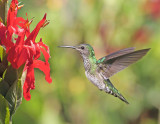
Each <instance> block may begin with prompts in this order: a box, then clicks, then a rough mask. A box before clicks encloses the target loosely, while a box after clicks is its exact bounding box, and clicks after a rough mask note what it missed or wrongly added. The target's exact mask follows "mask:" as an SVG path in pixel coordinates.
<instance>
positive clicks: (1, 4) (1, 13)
mask: <svg viewBox="0 0 160 124" xmlns="http://www.w3.org/2000/svg"><path fill="white" fill-rule="evenodd" d="M7 2H8V0H0V21H1V22H3V24H5V23H6V19H7V10H8V9H7Z"/></svg>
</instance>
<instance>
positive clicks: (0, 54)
mask: <svg viewBox="0 0 160 124" xmlns="http://www.w3.org/2000/svg"><path fill="white" fill-rule="evenodd" d="M0 59H1V60H2V59H3V47H2V46H1V45H0Z"/></svg>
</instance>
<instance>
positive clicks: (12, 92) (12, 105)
mask: <svg viewBox="0 0 160 124" xmlns="http://www.w3.org/2000/svg"><path fill="white" fill-rule="evenodd" d="M5 98H6V100H7V101H8V105H9V109H10V116H12V115H13V114H14V113H15V111H16V109H17V107H18V106H19V105H20V104H21V102H22V85H21V80H20V79H19V80H18V81H15V82H14V84H13V85H12V86H11V87H10V89H9V91H8V92H7V94H6V96H5Z"/></svg>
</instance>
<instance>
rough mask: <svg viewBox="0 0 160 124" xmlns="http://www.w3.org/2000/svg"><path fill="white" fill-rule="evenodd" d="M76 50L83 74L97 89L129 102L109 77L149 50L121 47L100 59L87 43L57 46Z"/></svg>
mask: <svg viewBox="0 0 160 124" xmlns="http://www.w3.org/2000/svg"><path fill="white" fill-rule="evenodd" d="M59 47H62V48H72V49H75V50H77V51H78V52H79V53H80V55H81V56H82V58H83V63H84V69H85V75H86V77H87V78H88V79H89V80H90V82H91V83H93V84H94V85H95V86H96V87H98V89H99V90H101V91H105V92H106V93H108V94H111V95H113V96H115V97H118V98H119V99H120V100H122V101H123V102H125V103H126V104H129V102H128V101H127V100H126V99H125V98H124V97H123V96H122V94H121V93H120V92H119V91H118V90H117V89H116V88H115V86H114V85H113V84H112V83H111V81H110V79H109V78H110V77H112V76H113V75H114V74H116V73H117V72H119V71H121V70H123V69H125V68H126V67H128V66H129V65H131V64H133V63H135V62H136V61H138V60H139V59H141V58H142V57H143V56H144V55H146V53H147V52H148V51H149V50H150V48H148V49H142V50H137V51H135V48H134V47H130V48H125V49H121V50H119V51H116V52H114V53H111V54H109V55H107V56H104V57H102V58H100V59H98V60H97V59H96V57H95V52H94V49H93V48H92V46H91V45H89V44H80V45H77V46H59Z"/></svg>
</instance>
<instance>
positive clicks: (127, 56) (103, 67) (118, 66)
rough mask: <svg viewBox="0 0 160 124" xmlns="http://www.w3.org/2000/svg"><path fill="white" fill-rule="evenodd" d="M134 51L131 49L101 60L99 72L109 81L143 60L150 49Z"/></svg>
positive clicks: (98, 66)
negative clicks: (118, 73)
mask: <svg viewBox="0 0 160 124" xmlns="http://www.w3.org/2000/svg"><path fill="white" fill-rule="evenodd" d="M133 50H134V49H131V48H128V49H124V50H120V52H116V53H112V54H110V55H108V56H105V57H103V58H101V59H100V60H98V61H97V71H98V72H100V74H101V75H102V76H103V77H104V78H105V79H108V78H109V77H111V76H113V75H114V74H116V73H117V72H119V71H121V70H123V69H125V68H126V67H128V66H129V65H131V64H133V63H134V62H136V61H137V60H139V59H140V58H142V57H143V56H144V55H145V54H146V53H147V52H148V51H149V50H150V49H143V50H137V51H133ZM123 51H124V54H123Z"/></svg>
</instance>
